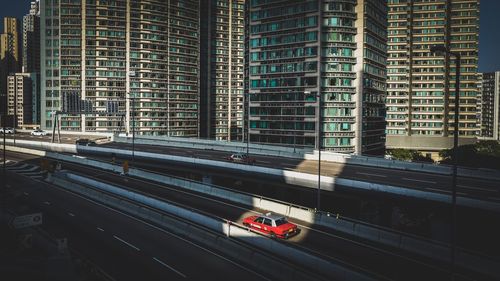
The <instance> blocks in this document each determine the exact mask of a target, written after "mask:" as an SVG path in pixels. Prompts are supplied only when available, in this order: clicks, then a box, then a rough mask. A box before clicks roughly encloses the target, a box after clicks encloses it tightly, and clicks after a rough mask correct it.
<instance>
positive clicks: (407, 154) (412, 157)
mask: <svg viewBox="0 0 500 281" xmlns="http://www.w3.org/2000/svg"><path fill="white" fill-rule="evenodd" d="M388 153H389V154H390V155H391V156H392V158H393V159H396V160H402V161H415V162H429V163H433V162H434V161H433V160H432V159H431V158H430V157H427V156H424V155H422V154H421V153H420V152H418V151H416V150H411V149H402V148H397V149H392V150H390V151H389V152H388Z"/></svg>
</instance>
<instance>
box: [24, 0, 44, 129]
mask: <svg viewBox="0 0 500 281" xmlns="http://www.w3.org/2000/svg"><path fill="white" fill-rule="evenodd" d="M22 72H23V73H28V75H29V76H30V77H31V82H32V86H33V94H32V101H33V102H32V105H33V107H32V122H31V123H32V124H38V125H40V121H41V120H40V119H41V117H40V83H39V81H40V1H39V0H37V1H35V2H31V7H30V11H29V13H28V14H27V15H25V16H24V17H23V45H22Z"/></svg>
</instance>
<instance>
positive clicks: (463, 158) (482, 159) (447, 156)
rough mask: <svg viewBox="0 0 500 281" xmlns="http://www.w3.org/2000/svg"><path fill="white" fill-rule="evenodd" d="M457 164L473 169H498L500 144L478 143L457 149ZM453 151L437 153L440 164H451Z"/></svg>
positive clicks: (490, 142)
mask: <svg viewBox="0 0 500 281" xmlns="http://www.w3.org/2000/svg"><path fill="white" fill-rule="evenodd" d="M457 152H458V157H457V159H458V164H459V165H460V166H468V167H475V168H490V169H500V143H498V142H497V141H480V142H478V143H476V144H469V145H462V146H459V147H458V149H457ZM453 154H454V150H453V149H445V150H443V151H441V152H439V155H440V156H441V157H442V158H443V160H442V161H441V163H444V164H453Z"/></svg>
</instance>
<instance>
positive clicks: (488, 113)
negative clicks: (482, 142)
mask: <svg viewBox="0 0 500 281" xmlns="http://www.w3.org/2000/svg"><path fill="white" fill-rule="evenodd" d="M480 103H481V137H482V138H486V139H494V140H500V71H496V72H490V73H483V75H482V94H481V100H480Z"/></svg>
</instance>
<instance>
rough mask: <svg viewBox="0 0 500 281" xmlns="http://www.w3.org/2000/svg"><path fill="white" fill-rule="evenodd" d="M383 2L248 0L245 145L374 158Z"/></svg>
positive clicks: (381, 113)
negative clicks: (312, 149) (317, 149)
mask: <svg viewBox="0 0 500 281" xmlns="http://www.w3.org/2000/svg"><path fill="white" fill-rule="evenodd" d="M385 15H386V4H385V1H363V2H362V3H357V1H354V0H353V1H342V2H339V1H321V0H315V1H278V0H275V1H273V0H266V1H264V0H261V1H259V0H254V1H250V2H249V3H248V11H247V32H248V35H247V41H246V44H247V54H246V55H247V61H246V69H245V71H246V77H247V80H246V83H245V86H246V89H245V90H246V92H248V93H249V96H250V108H249V114H250V115H249V119H250V124H249V125H250V140H251V142H257V143H279V144H285V145H289V146H297V147H317V146H318V136H321V138H320V140H321V144H320V145H321V148H322V149H324V150H330V151H337V152H346V153H353V152H356V153H364V154H369V153H373V154H378V153H381V151H383V150H384V140H385V122H384V117H385V109H384V108H385V107H384V103H385V59H386V40H387V39H386V34H385V28H386V16H385Z"/></svg>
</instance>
